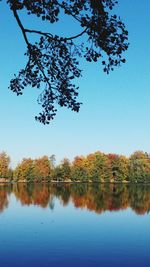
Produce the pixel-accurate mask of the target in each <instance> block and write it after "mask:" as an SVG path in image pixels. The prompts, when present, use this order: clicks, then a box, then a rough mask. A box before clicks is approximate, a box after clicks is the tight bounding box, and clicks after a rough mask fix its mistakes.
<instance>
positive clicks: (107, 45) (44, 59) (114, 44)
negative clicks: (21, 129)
mask: <svg viewBox="0 0 150 267" xmlns="http://www.w3.org/2000/svg"><path fill="white" fill-rule="evenodd" d="M7 4H8V5H9V7H10V9H11V10H12V12H13V15H14V18H15V19H16V21H17V23H18V26H19V27H20V29H21V32H22V35H23V37H24V40H25V43H26V45H27V52H26V53H25V55H26V56H27V58H28V60H27V64H26V66H25V68H24V69H21V70H20V71H19V73H18V75H15V77H14V78H13V79H12V80H11V81H10V89H11V90H12V91H13V92H16V93H17V95H21V94H22V92H23V90H24V88H25V87H26V86H28V85H30V86H32V87H37V88H43V91H42V92H41V94H40V96H39V98H38V103H39V104H41V105H42V108H43V111H42V112H40V113H39V115H38V116H36V120H38V121H40V122H42V123H44V124H47V123H49V122H50V120H52V119H53V118H54V116H55V115H56V112H57V108H56V107H57V105H59V106H61V107H63V106H64V107H67V108H70V109H71V110H73V111H76V112H78V111H79V108H80V105H81V103H80V102H78V101H77V97H78V87H77V86H76V85H75V84H74V82H73V80H74V79H76V78H79V77H81V69H80V68H79V58H80V57H84V58H85V59H86V60H87V61H89V62H92V61H94V62H96V61H97V60H99V59H101V61H102V65H103V66H104V72H106V73H109V71H110V70H113V69H114V67H116V66H120V64H121V63H124V62H125V59H124V58H123V57H122V53H123V52H124V51H126V50H127V48H128V32H127V30H126V29H125V25H124V23H123V22H122V21H121V20H120V17H117V16H116V15H113V14H112V12H111V10H112V9H113V7H114V5H115V4H117V1H115V0H99V1H95V0H66V1H62V0H35V1H30V0H8V1H7ZM23 10H25V11H26V12H27V15H35V16H37V17H38V18H39V19H41V20H43V21H47V22H48V23H51V24H53V23H57V22H58V21H59V19H60V16H64V15H68V16H71V17H73V18H74V19H75V20H76V21H77V23H78V24H79V25H80V27H81V31H80V32H79V33H78V34H76V35H72V36H70V37H67V36H66V37H63V36H58V35H53V34H52V33H50V32H43V31H40V30H36V29H32V28H31V29H28V28H26V27H25V26H24V25H23V23H22V21H21V19H20V16H19V13H20V12H21V11H23ZM62 11H63V13H64V15H62ZM29 34H35V35H36V36H37V37H38V40H37V41H36V42H34V43H33V42H31V41H29V39H28V35H29ZM84 35H85V37H84V38H82V39H80V38H81V37H83V36H84ZM76 39H77V40H78V41H76Z"/></svg>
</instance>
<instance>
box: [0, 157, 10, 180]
mask: <svg viewBox="0 0 150 267" xmlns="http://www.w3.org/2000/svg"><path fill="white" fill-rule="evenodd" d="M9 164H10V157H9V156H8V155H7V154H6V153H5V152H1V153H0V179H1V178H9V174H10V169H9Z"/></svg>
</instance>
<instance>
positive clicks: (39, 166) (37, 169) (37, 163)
mask: <svg viewBox="0 0 150 267" xmlns="http://www.w3.org/2000/svg"><path fill="white" fill-rule="evenodd" d="M50 175H51V162H50V160H49V158H48V157H47V156H43V157H41V158H38V159H36V160H34V176H35V179H36V181H46V180H50Z"/></svg>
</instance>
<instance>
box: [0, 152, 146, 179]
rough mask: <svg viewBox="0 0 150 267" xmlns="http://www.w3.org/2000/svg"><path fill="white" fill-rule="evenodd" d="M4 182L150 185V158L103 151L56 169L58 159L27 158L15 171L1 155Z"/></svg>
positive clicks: (63, 161)
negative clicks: (130, 183)
mask: <svg viewBox="0 0 150 267" xmlns="http://www.w3.org/2000/svg"><path fill="white" fill-rule="evenodd" d="M0 181H1V182H5V181H8V182H9V181H14V182H101V183H103V182H112V183H113V182H123V183H127V182H132V183H149V182H150V154H148V153H146V152H142V151H136V152H134V153H133V154H132V155H131V156H130V157H126V156H123V155H117V154H105V153H102V152H100V151H98V152H95V153H92V154H89V155H87V156H77V157H75V158H74V160H73V161H72V162H70V161H69V159H67V158H65V159H63V160H62V161H61V163H60V164H58V165H56V161H55V156H54V155H52V156H51V157H48V156H43V157H40V158H37V159H31V158H24V159H23V160H22V161H21V162H20V163H19V164H18V165H17V166H16V168H14V169H11V168H10V157H9V156H8V155H7V154H6V153H5V152H2V153H0Z"/></svg>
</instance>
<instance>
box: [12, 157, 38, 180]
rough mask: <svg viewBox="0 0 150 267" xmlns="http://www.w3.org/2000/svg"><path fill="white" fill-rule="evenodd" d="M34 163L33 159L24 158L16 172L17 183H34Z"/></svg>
mask: <svg viewBox="0 0 150 267" xmlns="http://www.w3.org/2000/svg"><path fill="white" fill-rule="evenodd" d="M34 179H35V172H34V161H33V160H32V159H31V158H24V159H23V160H22V161H21V163H20V164H18V166H17V167H16V168H15V170H14V180H15V181H27V182H28V181H34Z"/></svg>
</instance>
